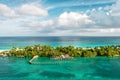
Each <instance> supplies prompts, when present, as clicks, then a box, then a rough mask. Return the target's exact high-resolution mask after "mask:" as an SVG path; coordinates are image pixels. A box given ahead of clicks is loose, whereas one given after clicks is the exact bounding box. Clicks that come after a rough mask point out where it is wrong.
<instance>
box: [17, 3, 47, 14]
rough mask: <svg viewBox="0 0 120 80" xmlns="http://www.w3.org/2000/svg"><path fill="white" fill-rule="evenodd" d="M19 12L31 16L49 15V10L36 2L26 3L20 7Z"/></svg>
mask: <svg viewBox="0 0 120 80" xmlns="http://www.w3.org/2000/svg"><path fill="white" fill-rule="evenodd" d="M18 13H19V14H22V15H31V16H47V15H48V11H47V10H46V9H44V8H43V7H42V6H38V5H35V4H24V5H22V6H20V7H19V8H18Z"/></svg>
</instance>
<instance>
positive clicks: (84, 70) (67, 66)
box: [0, 57, 120, 80]
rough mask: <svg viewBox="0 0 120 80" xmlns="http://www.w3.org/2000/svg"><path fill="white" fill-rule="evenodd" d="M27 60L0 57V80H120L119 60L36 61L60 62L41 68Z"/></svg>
mask: <svg viewBox="0 0 120 80" xmlns="http://www.w3.org/2000/svg"><path fill="white" fill-rule="evenodd" d="M29 60H30V58H15V57H5V58H1V57H0V80H27V79H28V80H32V79H33V80H120V57H115V58H107V57H95V58H75V59H74V60H69V61H67V60H64V61H59V60H58V61H54V60H50V59H49V58H39V59H37V60H35V62H49V63H56V62H58V63H59V64H44V65H43V64H38V65H36V64H29V63H28V61H29Z"/></svg>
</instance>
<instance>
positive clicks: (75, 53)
mask: <svg viewBox="0 0 120 80" xmlns="http://www.w3.org/2000/svg"><path fill="white" fill-rule="evenodd" d="M36 55H37V56H39V57H49V58H51V59H72V58H73V57H95V56H107V57H114V56H119V55H120V45H116V46H115V45H111V46H99V47H94V48H91V47H86V48H81V47H74V46H65V47H62V46H58V47H56V48H54V47H52V46H48V45H33V46H26V47H24V48H16V47H13V48H12V49H10V50H8V51H7V50H6V51H1V52H0V56H2V57H5V56H15V57H20V58H23V57H33V56H36Z"/></svg>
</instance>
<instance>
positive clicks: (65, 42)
mask: <svg viewBox="0 0 120 80" xmlns="http://www.w3.org/2000/svg"><path fill="white" fill-rule="evenodd" d="M35 44H40V45H50V46H53V47H56V46H69V45H72V46H74V47H95V46H108V45H120V37H84V36H64V37H62V36H61V37H0V50H7V49H10V48H12V47H13V46H15V47H25V46H28V45H35Z"/></svg>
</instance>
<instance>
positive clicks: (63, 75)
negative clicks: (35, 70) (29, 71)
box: [39, 71, 76, 78]
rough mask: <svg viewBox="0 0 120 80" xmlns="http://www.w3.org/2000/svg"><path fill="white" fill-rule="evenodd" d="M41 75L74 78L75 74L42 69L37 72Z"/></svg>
mask: <svg viewBox="0 0 120 80" xmlns="http://www.w3.org/2000/svg"><path fill="white" fill-rule="evenodd" d="M39 75H40V76H43V77H49V78H75V77H76V76H75V75H74V74H71V73H62V72H53V71H43V72H41V73H40V74H39Z"/></svg>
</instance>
